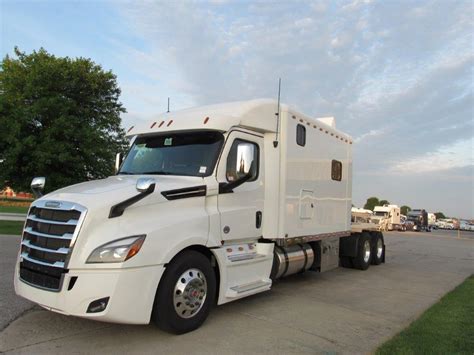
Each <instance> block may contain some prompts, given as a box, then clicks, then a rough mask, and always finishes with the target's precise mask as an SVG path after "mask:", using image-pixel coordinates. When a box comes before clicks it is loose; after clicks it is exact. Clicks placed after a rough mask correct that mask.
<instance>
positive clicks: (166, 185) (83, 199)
mask: <svg viewBox="0 0 474 355" xmlns="http://www.w3.org/2000/svg"><path fill="white" fill-rule="evenodd" d="M140 177H153V178H154V179H155V181H156V187H155V191H154V193H153V194H151V195H150V196H147V197H146V198H144V199H143V200H142V201H140V202H138V203H137V206H139V205H140V206H143V205H148V204H156V203H160V202H165V201H167V200H166V198H164V197H163V195H162V194H161V193H162V192H164V191H170V190H176V189H182V188H187V187H195V186H200V185H204V184H205V183H204V179H203V178H201V177H189V176H163V175H159V176H154V175H146V176H145V175H133V176H132V175H116V176H110V177H108V178H106V179H102V180H94V181H88V182H83V183H80V184H76V185H72V186H68V187H65V188H62V189H60V190H56V191H53V192H51V193H49V194H47V195H45V196H43V197H42V199H43V200H59V201H69V202H74V203H78V204H80V205H82V206H84V207H86V208H87V209H89V210H90V209H92V210H94V209H97V208H100V209H102V208H104V207H106V206H108V207H109V208H110V207H112V206H113V205H115V204H117V203H119V202H122V201H124V200H126V199H128V198H130V197H132V196H135V195H137V194H138V192H137V190H136V188H135V186H136V183H137V180H138V179H139V178H140Z"/></svg>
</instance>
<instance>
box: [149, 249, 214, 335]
mask: <svg viewBox="0 0 474 355" xmlns="http://www.w3.org/2000/svg"><path fill="white" fill-rule="evenodd" d="M215 294H216V277H215V274H214V271H213V269H212V267H211V263H210V262H209V260H208V259H207V258H206V257H205V256H204V255H202V254H201V253H198V252H196V251H192V250H188V251H184V252H182V253H181V254H179V255H178V256H177V257H176V258H175V259H174V260H173V261H172V262H171V263H170V264H169V265H168V267H167V269H166V272H165V274H164V275H163V279H162V280H161V282H160V285H159V287H158V291H157V293H156V297H155V303H154V305H153V312H152V320H153V321H154V322H155V324H156V325H158V327H159V328H161V329H162V330H165V331H167V332H170V333H174V334H183V333H187V332H190V331H193V330H195V329H197V328H199V327H200V326H201V324H202V323H204V321H205V320H206V318H207V316H208V315H209V312H210V310H211V307H212V305H213V304H214V299H215Z"/></svg>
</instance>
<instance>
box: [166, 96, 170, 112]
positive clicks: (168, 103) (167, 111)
mask: <svg viewBox="0 0 474 355" xmlns="http://www.w3.org/2000/svg"><path fill="white" fill-rule="evenodd" d="M166 112H170V98H169V97H168V111H166Z"/></svg>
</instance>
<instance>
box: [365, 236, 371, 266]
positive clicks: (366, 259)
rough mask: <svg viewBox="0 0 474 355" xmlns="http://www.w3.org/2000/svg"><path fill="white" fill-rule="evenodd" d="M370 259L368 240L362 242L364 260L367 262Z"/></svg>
mask: <svg viewBox="0 0 474 355" xmlns="http://www.w3.org/2000/svg"><path fill="white" fill-rule="evenodd" d="M369 260H370V243H369V241H368V240H366V241H365V242H364V262H365V263H368V262H369Z"/></svg>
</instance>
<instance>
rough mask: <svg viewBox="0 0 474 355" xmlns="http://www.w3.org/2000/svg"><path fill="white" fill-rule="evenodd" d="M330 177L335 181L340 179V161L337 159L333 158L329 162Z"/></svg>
mask: <svg viewBox="0 0 474 355" xmlns="http://www.w3.org/2000/svg"><path fill="white" fill-rule="evenodd" d="M331 179H333V180H336V181H341V180H342V163H341V162H340V161H338V160H333V161H332V164H331Z"/></svg>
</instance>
